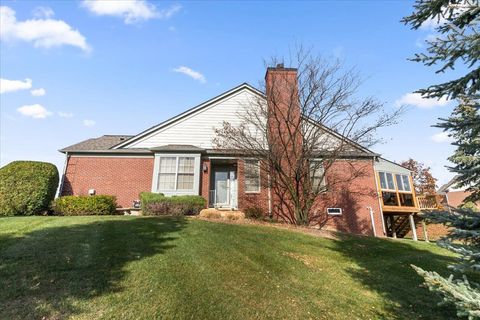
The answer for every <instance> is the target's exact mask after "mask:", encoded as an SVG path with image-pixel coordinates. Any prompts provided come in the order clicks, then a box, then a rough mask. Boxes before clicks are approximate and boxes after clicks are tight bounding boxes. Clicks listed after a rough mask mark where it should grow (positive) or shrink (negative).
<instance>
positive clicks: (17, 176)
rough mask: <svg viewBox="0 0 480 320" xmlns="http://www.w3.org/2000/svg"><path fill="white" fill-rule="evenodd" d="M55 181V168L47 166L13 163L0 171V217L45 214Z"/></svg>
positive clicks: (30, 162) (28, 162) (40, 163)
mask: <svg viewBox="0 0 480 320" xmlns="http://www.w3.org/2000/svg"><path fill="white" fill-rule="evenodd" d="M58 180H59V179H58V170H57V167H56V166H55V165H53V164H51V163H47V162H38V161H13V162H11V163H9V164H7V165H6V166H4V167H3V168H0V216H2V215H4V216H20V215H25V216H29V215H33V214H43V213H45V212H47V211H48V210H49V208H50V204H51V202H52V200H53V198H54V197H55V192H56V191H57V187H58Z"/></svg>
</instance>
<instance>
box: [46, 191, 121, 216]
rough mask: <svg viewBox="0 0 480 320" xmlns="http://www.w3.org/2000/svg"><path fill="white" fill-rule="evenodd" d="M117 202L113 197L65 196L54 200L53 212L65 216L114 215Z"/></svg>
mask: <svg viewBox="0 0 480 320" xmlns="http://www.w3.org/2000/svg"><path fill="white" fill-rule="evenodd" d="M116 207H117V200H116V198H115V197H114V196H107V195H95V196H65V197H60V198H57V199H55V202H54V203H53V211H55V213H56V214H60V215H65V216H88V215H109V214H115V213H116V210H115V209H116Z"/></svg>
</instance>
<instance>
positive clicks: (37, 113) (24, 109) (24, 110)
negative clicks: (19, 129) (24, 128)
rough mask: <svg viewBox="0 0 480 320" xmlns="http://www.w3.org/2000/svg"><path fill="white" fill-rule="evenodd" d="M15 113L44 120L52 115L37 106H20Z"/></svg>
mask: <svg viewBox="0 0 480 320" xmlns="http://www.w3.org/2000/svg"><path fill="white" fill-rule="evenodd" d="M17 111H18V112H20V113H21V114H23V115H24V116H27V117H32V118H34V119H45V118H46V117H48V116H50V115H52V113H51V112H50V111H48V110H47V109H45V108H44V107H43V106H42V105H39V104H32V105H25V106H21V107H20V108H18V109H17Z"/></svg>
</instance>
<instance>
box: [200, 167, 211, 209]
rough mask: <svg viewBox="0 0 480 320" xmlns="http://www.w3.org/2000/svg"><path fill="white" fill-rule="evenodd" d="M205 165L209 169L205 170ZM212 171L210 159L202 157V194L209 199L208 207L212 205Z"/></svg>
mask: <svg viewBox="0 0 480 320" xmlns="http://www.w3.org/2000/svg"><path fill="white" fill-rule="evenodd" d="M204 166H206V167H207V171H203V167H204ZM210 173H211V163H210V160H209V159H202V161H201V167H200V195H201V196H202V197H203V198H204V199H205V200H207V208H208V207H209V206H210Z"/></svg>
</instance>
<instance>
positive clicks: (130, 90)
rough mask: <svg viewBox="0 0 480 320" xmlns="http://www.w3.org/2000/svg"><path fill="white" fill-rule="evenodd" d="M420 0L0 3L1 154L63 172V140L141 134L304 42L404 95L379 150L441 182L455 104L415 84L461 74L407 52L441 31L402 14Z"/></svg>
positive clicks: (253, 75)
mask: <svg viewBox="0 0 480 320" xmlns="http://www.w3.org/2000/svg"><path fill="white" fill-rule="evenodd" d="M412 4H413V2H410V1H397V2H396V1H383V2H381V1H335V2H334V1H331V2H330V1H323V2H286V1H282V2H219V1H213V2H199V1H195V2H153V1H151V2H147V1H139V0H137V1H131V2H128V1H123V2H117V3H116V4H113V6H112V4H109V3H105V2H103V3H102V2H100V3H91V2H87V3H85V2H82V1H68V2H67V1H64V2H61V1H2V6H3V7H2V11H1V22H2V27H1V28H0V29H1V31H0V32H1V33H0V37H1V49H0V57H1V59H0V70H1V72H0V75H1V78H2V86H1V88H0V89H1V90H2V93H1V95H0V105H1V106H0V112H1V113H0V125H1V127H0V161H1V165H4V164H6V163H8V162H10V161H13V160H19V159H22V160H23V159H28V160H41V161H49V162H53V163H55V164H56V165H57V166H58V167H59V170H62V166H63V161H64V156H63V155H62V154H61V153H59V152H58V151H57V150H58V149H60V148H62V147H65V146H68V145H71V144H74V143H77V142H79V141H81V140H84V139H87V138H91V137H97V136H101V135H103V134H136V133H138V132H140V131H142V130H144V129H145V128H148V127H150V126H152V125H154V124H156V123H159V122H161V121H163V120H165V119H167V118H169V117H171V116H174V115H176V114H178V113H180V112H182V111H184V110H186V109H188V108H190V107H192V106H194V105H197V104H199V103H201V102H202V101H204V100H207V99H209V98H211V97H213V96H216V95H218V94H219V93H222V92H223V91H226V90H228V89H230V88H232V87H234V86H236V85H238V84H240V83H243V82H248V83H250V84H252V85H255V86H256V85H257V84H258V83H259V81H260V80H261V79H262V78H263V76H264V73H265V70H264V64H263V59H268V58H269V57H271V56H273V55H275V56H283V55H286V54H288V51H289V49H291V48H293V47H294V46H295V44H296V43H302V44H304V45H306V46H312V47H313V48H314V51H315V52H317V53H318V54H321V55H323V56H324V57H326V58H332V59H333V58H336V57H339V58H341V59H343V60H344V62H345V64H346V65H348V66H355V67H356V68H357V69H358V70H359V71H360V72H361V74H362V75H363V76H364V77H365V83H364V85H363V86H362V88H361V91H360V94H361V95H365V96H370V95H373V96H375V97H377V98H378V99H379V100H381V101H384V102H385V103H386V108H387V109H393V108H397V107H398V104H400V103H403V104H408V110H407V112H406V113H405V114H404V116H403V117H402V118H401V122H400V123H399V124H398V125H395V126H393V127H390V128H386V129H382V130H381V131H380V133H379V134H380V135H381V136H382V137H384V138H385V139H386V140H387V143H384V144H381V145H377V146H375V147H374V148H373V149H374V150H375V151H377V152H379V153H381V154H382V155H383V156H385V157H387V158H388V159H390V160H394V161H401V160H406V159H407V158H409V157H412V158H414V159H417V160H419V161H422V162H424V163H426V164H427V165H429V166H431V167H432V169H433V173H434V176H435V177H437V178H438V179H439V184H441V183H444V182H446V181H447V180H448V179H449V178H450V177H452V174H451V173H449V172H448V170H447V169H446V168H445V167H444V166H445V165H447V164H448V163H447V160H446V158H447V157H448V156H449V155H451V154H452V153H453V150H454V147H453V146H451V145H450V143H449V141H448V138H447V137H446V136H444V135H441V134H440V133H441V131H440V130H439V129H437V128H432V127H431V125H432V124H435V123H436V122H437V118H439V117H446V116H448V115H449V114H450V112H451V111H452V108H453V104H452V103H446V102H444V101H425V100H422V99H420V98H419V97H418V96H415V95H411V93H412V92H413V91H415V90H416V89H419V88H422V87H426V86H428V85H430V84H434V83H438V82H440V81H443V80H446V79H448V78H449V77H452V76H453V75H451V74H447V75H440V76H439V75H436V74H435V72H434V71H435V69H433V68H427V67H425V66H423V65H421V64H418V63H414V62H410V61H408V60H407V58H409V57H412V56H413V54H414V53H415V52H419V51H421V50H424V48H422V46H423V41H424V39H425V38H426V37H428V36H430V35H431V34H433V31H432V29H431V28H429V27H428V26H425V27H424V28H422V29H421V30H418V31H412V30H410V29H409V28H408V27H406V26H404V25H403V24H401V23H400V22H399V21H400V19H401V18H402V17H403V16H405V15H408V14H409V13H411V11H412ZM181 67H184V68H181ZM175 70H177V71H175ZM178 71H183V73H182V72H178ZM26 79H29V80H26ZM39 89H43V91H42V90H39ZM42 94H43V95H42ZM409 94H410V95H409Z"/></svg>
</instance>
